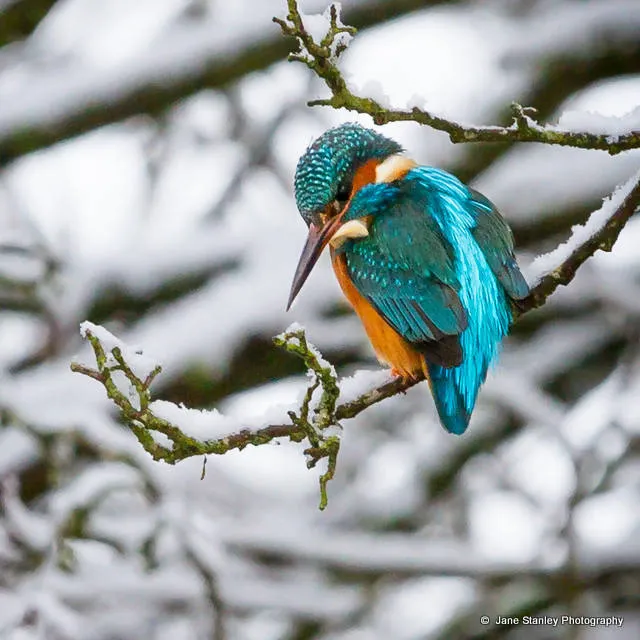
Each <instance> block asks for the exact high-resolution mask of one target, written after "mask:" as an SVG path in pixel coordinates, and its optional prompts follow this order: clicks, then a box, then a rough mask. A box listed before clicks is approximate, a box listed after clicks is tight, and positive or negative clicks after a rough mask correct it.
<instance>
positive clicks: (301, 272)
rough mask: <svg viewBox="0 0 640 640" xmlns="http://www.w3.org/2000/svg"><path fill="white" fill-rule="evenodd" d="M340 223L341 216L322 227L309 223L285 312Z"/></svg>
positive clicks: (335, 217)
mask: <svg viewBox="0 0 640 640" xmlns="http://www.w3.org/2000/svg"><path fill="white" fill-rule="evenodd" d="M341 223H342V214H340V215H337V216H334V217H333V218H331V219H330V220H328V221H327V222H325V224H324V225H323V226H322V227H318V226H316V225H315V224H313V223H311V225H310V226H309V235H308V236H307V241H306V242H305V245H304V248H303V249H302V253H301V254H300V260H299V261H298V266H297V268H296V273H295V275H294V276H293V282H292V283H291V293H289V302H287V311H289V309H290V308H291V305H292V304H293V301H294V300H295V299H296V296H297V295H298V293H300V289H302V285H304V283H305V282H306V281H307V278H308V277H309V274H310V273H311V271H312V270H313V267H314V266H315V264H316V262H318V258H319V257H320V254H321V253H322V250H323V249H324V248H325V247H326V246H327V244H329V240H331V238H332V236H333V234H334V233H335V232H336V231H337V230H338V228H339V227H340V224H341Z"/></svg>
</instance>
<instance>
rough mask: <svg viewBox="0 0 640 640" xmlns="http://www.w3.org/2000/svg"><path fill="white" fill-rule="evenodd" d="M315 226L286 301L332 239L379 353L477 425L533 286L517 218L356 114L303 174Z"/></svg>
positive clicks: (459, 421)
mask: <svg viewBox="0 0 640 640" xmlns="http://www.w3.org/2000/svg"><path fill="white" fill-rule="evenodd" d="M294 190H295V198H296V204H297V207H298V210H299V212H300V215H301V216H302V218H303V220H304V222H305V223H306V224H307V227H308V231H309V233H308V237H307V241H306V244H305V245H304V248H303V250H302V254H301V256H300V260H299V263H298V267H297V269H296V272H295V275H294V278H293V283H292V286H291V293H290V296H289V302H288V305H287V310H288V309H289V308H290V307H291V304H292V302H293V300H294V299H295V298H296V296H297V295H298V293H299V292H300V289H301V288H302V286H303V285H304V283H305V281H306V279H307V277H308V276H309V274H310V272H311V270H312V269H313V267H314V265H315V263H316V262H317V260H318V258H319V256H320V255H321V253H322V251H323V250H324V249H325V248H326V247H327V245H328V246H329V248H330V252H331V262H332V265H333V269H334V272H335V274H336V277H337V279H338V283H339V284H340V287H341V289H342V291H343V293H344V295H345V297H346V298H347V300H348V302H349V303H350V304H351V306H352V307H353V309H354V311H355V312H356V314H357V315H358V316H359V318H360V321H361V322H362V324H363V326H364V330H365V332H366V334H367V336H368V338H369V340H370V342H371V345H372V347H373V349H374V351H375V353H376V355H377V357H378V359H379V360H380V361H381V362H382V363H384V364H386V365H388V366H390V367H391V370H392V374H393V375H395V376H401V377H402V378H403V379H406V380H409V379H413V380H415V379H418V378H420V377H422V376H424V377H425V378H426V379H427V380H428V382H429V385H430V388H431V393H432V395H433V399H434V402H435V405H436V409H437V411H438V415H439V417H440V421H441V423H442V425H443V426H444V428H445V429H446V430H447V431H449V432H450V433H454V434H457V435H460V434H462V433H464V431H465V430H466V428H467V426H468V424H469V420H470V418H471V413H472V411H473V408H474V405H475V402H476V398H477V395H478V391H479V389H480V386H481V385H482V383H483V382H484V381H485V379H486V376H487V370H488V368H489V366H490V365H492V364H493V363H494V362H495V360H496V358H497V355H498V350H499V347H500V342H501V341H502V339H503V338H504V337H505V335H506V334H507V333H508V331H509V328H510V326H511V324H512V322H513V319H514V309H515V306H516V304H517V301H518V300H522V299H523V298H525V297H526V296H527V295H528V293H529V287H528V285H527V282H526V280H525V279H524V277H523V275H522V273H521V271H520V269H519V267H518V264H517V262H516V259H515V256H514V242H513V234H512V233H511V229H510V228H509V226H508V225H507V223H506V222H505V220H504V218H503V217H502V216H501V215H500V213H499V212H498V210H497V209H496V207H495V206H494V205H493V204H492V203H491V202H490V201H489V200H488V199H487V198H486V197H485V196H483V195H482V194H481V193H479V192H478V191H475V190H474V189H472V188H470V187H468V186H466V185H465V184H464V183H462V182H461V181H460V180H459V179H458V178H456V177H455V176H454V175H452V174H451V173H448V172H447V171H444V170H442V169H438V168H435V167H430V166H424V165H419V164H418V163H416V162H415V161H414V160H412V159H410V158H409V157H407V156H406V155H405V154H404V150H403V148H402V147H401V146H400V145H399V144H398V143H397V142H395V141H394V140H391V139H390V138H387V137H385V136H383V135H381V134H380V133H378V132H377V131H374V130H372V129H368V128H365V127H363V126H361V125H359V124H356V123H346V124H342V125H340V126H338V127H336V128H333V129H330V130H328V131H326V132H325V133H324V134H322V135H321V136H320V137H319V138H317V139H316V140H315V141H314V142H313V143H312V144H311V145H310V146H309V148H308V149H307V150H306V152H305V153H304V154H303V155H302V157H301V158H300V160H299V162H298V165H297V168H296V172H295V179H294Z"/></svg>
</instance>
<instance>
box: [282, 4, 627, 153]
mask: <svg viewBox="0 0 640 640" xmlns="http://www.w3.org/2000/svg"><path fill="white" fill-rule="evenodd" d="M287 6H288V9H289V13H288V15H287V19H286V21H285V20H281V19H279V18H274V21H275V22H276V23H277V24H279V25H280V28H281V29H282V31H283V33H284V34H285V35H288V36H292V37H294V38H296V39H297V41H298V45H299V51H298V52H297V53H294V54H291V55H290V56H289V59H290V60H292V61H294V60H295V61H299V62H303V63H304V64H306V65H307V66H308V67H309V69H311V70H312V71H313V72H314V73H315V74H316V75H317V76H318V77H319V78H320V79H322V80H323V81H324V83H325V84H326V85H327V87H328V88H329V90H330V91H331V97H330V98H323V99H320V100H312V101H311V102H309V106H329V107H333V108H334V109H348V110H349V111H355V112H357V113H364V114H367V115H370V116H371V117H372V118H373V121H374V123H375V124H379V125H380V124H387V123H389V122H399V121H410V122H417V123H418V124H423V125H427V126H429V127H431V128H433V129H437V130H438V131H444V132H445V133H447V134H448V135H449V138H450V140H451V141H452V142H542V143H545V144H553V145H560V146H565V147H576V148H579V149H599V150H602V151H607V152H608V153H610V154H611V155H615V154H617V153H621V152H622V151H628V150H629V149H637V148H640V130H636V129H635V128H634V129H633V130H630V131H628V132H622V133H618V134H616V135H611V134H610V132H608V133H591V132H588V131H572V130H564V129H560V128H559V127H556V126H550V125H541V124H540V123H538V122H536V120H535V119H534V117H533V115H534V114H535V109H531V108H528V107H523V106H522V105H520V104H517V103H513V104H512V105H511V112H512V115H513V123H512V124H511V125H510V126H508V127H498V126H474V125H466V124H461V123H459V122H454V121H453V120H448V119H447V118H443V117H441V116H438V115H436V114H434V113H431V112H430V111H425V110H424V109H420V108H418V107H413V108H412V109H390V108H387V107H384V106H383V105H382V104H380V103H379V102H377V101H376V100H374V99H373V98H369V97H361V96H356V95H355V94H353V93H352V92H351V91H350V90H349V88H348V87H347V83H346V81H345V79H344V77H343V76H342V73H341V72H340V69H339V68H338V66H337V64H336V59H337V57H338V55H339V53H340V52H341V51H342V50H343V49H344V46H345V45H344V44H343V45H342V48H341V49H340V51H337V52H336V55H332V44H333V43H334V42H336V41H338V40H339V39H340V38H341V37H342V36H343V35H344V33H345V32H348V33H349V35H352V34H353V33H354V31H355V30H354V29H353V28H352V27H347V26H345V25H343V24H342V23H341V22H340V21H339V20H336V19H335V15H336V12H337V10H336V8H335V7H336V5H331V7H330V10H331V12H332V15H333V16H334V19H333V20H332V21H331V22H330V23H329V24H327V32H326V34H325V35H324V37H323V38H322V39H321V41H320V42H317V41H316V40H315V39H314V36H313V35H312V34H311V33H310V30H309V28H308V27H307V25H306V24H305V20H304V17H303V16H302V14H301V13H300V10H299V8H298V3H297V0H287Z"/></svg>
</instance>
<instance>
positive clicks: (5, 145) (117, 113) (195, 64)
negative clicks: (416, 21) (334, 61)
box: [0, 0, 451, 166]
mask: <svg viewBox="0 0 640 640" xmlns="http://www.w3.org/2000/svg"><path fill="white" fill-rule="evenodd" d="M450 1H451V0H449V1H448V0H428V1H425V0H365V1H361V2H355V1H354V2H353V3H349V4H350V5H351V6H350V7H349V8H348V9H347V10H346V11H345V15H346V17H347V19H348V20H349V22H352V23H353V24H356V25H358V27H359V28H361V29H364V28H367V27H373V26H376V25H378V24H382V23H384V22H385V21H388V20H393V19H394V18H398V17H400V16H402V15H406V14H408V13H411V12H413V11H418V10H421V9H424V8H425V6H437V5H440V4H448V3H450ZM26 3H29V4H32V5H34V7H35V6H36V4H37V5H38V6H42V7H43V8H45V7H46V5H47V4H53V2H52V1H51V0H49V1H48V2H47V0H22V1H21V2H20V3H17V4H18V7H19V6H21V5H23V4H26ZM8 11H9V9H7V10H6V11H5V14H3V17H4V15H6V13H7V12H8ZM33 18H34V21H33V25H34V26H35V23H36V21H37V20H39V14H38V15H35V14H34V16H33ZM28 26H29V23H25V24H24V25H22V26H20V28H14V27H13V26H12V27H11V29H10V31H9V32H8V35H6V37H5V41H9V40H11V39H15V38H16V37H22V36H23V35H26V33H27V32H28ZM188 29H189V32H188V33H185V32H184V29H177V30H176V33H175V34H167V36H166V37H165V38H164V39H163V46H162V48H161V50H160V49H156V50H155V51H153V52H152V55H151V57H150V58H149V59H145V58H141V59H140V60H138V61H133V62H132V63H131V64H129V65H128V66H127V69H125V70H123V69H121V68H118V69H116V70H115V71H114V73H113V74H112V75H109V74H108V73H103V74H99V75H97V76H96V75H95V74H89V75H87V74H84V73H81V74H75V72H74V75H73V76H70V74H66V75H67V76H69V77H68V78H67V80H71V82H61V78H60V70H59V69H55V70H54V71H53V72H52V73H47V74H43V75H41V76H38V77H33V78H32V82H31V85H32V87H33V89H32V90H31V89H30V88H29V87H26V88H25V87H21V88H20V90H19V92H17V93H16V95H12V96H7V97H6V99H5V100H4V101H3V103H2V105H0V166H5V165H7V164H9V163H10V162H12V161H13V160H15V159H17V158H19V157H20V156H22V155H25V154H28V153H31V152H33V151H38V150H40V149H43V148H46V147H48V146H50V145H53V144H56V143H58V142H61V141H63V140H66V139H68V138H71V137H73V136H77V135H81V134H83V133H87V132H89V131H93V130H95V129H98V128H100V127H103V126H106V125H109V124H113V123H115V122H120V121H122V120H124V119H126V118H131V117H133V116H136V115H141V114H152V115H155V114H158V113H162V112H164V111H166V110H167V109H169V108H171V107H172V106H173V105H174V104H175V103H176V102H178V101H180V100H182V99H184V98H187V97H188V96H190V95H192V94H194V93H196V92H198V91H203V90H205V89H221V88H225V87H228V86H229V85H232V84H233V83H234V82H237V81H238V80H241V79H242V78H243V77H245V76H246V75H248V74H249V73H251V72H253V71H260V70H263V69H267V68H268V67H270V66H271V65H273V64H275V63H276V62H278V61H280V60H283V59H284V58H286V56H287V54H288V53H289V51H290V50H291V43H290V41H288V40H287V39H284V38H282V37H281V36H280V35H279V34H274V35H272V34H269V35H267V36H263V35H262V34H257V33H256V34H250V33H245V34H240V36H239V38H234V39H233V40H229V42H228V45H227V46H217V45H216V42H217V40H218V39H219V38H217V35H220V34H218V32H217V30H216V25H215V24H204V25H200V24H195V23H194V24H193V26H189V27H188ZM243 36H244V37H243ZM1 41H2V29H0V43H1ZM185 43H188V46H185ZM34 76H35V74H34ZM45 88H46V89H47V91H46V95H47V101H46V108H42V104H43V101H42V95H43V92H44V89H45ZM114 88H115V89H114Z"/></svg>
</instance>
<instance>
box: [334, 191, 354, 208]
mask: <svg viewBox="0 0 640 640" xmlns="http://www.w3.org/2000/svg"><path fill="white" fill-rule="evenodd" d="M350 195H351V193H350V191H349V189H348V188H347V187H344V186H342V187H340V188H339V189H338V192H337V193H336V197H335V203H336V205H337V206H336V208H337V209H338V211H337V213H339V212H340V211H342V210H343V209H344V207H345V205H346V204H347V202H348V201H349V196H350Z"/></svg>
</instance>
